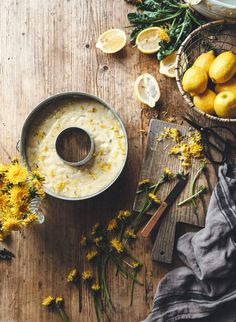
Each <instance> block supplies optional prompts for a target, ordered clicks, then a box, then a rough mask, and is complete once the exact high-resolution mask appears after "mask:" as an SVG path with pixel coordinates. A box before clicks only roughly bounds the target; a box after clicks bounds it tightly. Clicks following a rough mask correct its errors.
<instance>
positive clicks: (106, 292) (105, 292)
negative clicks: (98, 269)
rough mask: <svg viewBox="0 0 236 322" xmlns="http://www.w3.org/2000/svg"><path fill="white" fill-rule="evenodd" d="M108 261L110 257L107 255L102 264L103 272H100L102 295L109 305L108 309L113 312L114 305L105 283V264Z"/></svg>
mask: <svg viewBox="0 0 236 322" xmlns="http://www.w3.org/2000/svg"><path fill="white" fill-rule="evenodd" d="M109 259H110V255H107V256H106V258H105V260H104V263H103V270H102V282H103V288H104V295H105V298H106V300H107V303H108V305H109V307H110V308H111V309H112V310H115V309H114V305H113V303H112V301H111V296H110V293H109V290H108V288H107V281H106V275H107V274H106V269H107V264H108V261H109Z"/></svg>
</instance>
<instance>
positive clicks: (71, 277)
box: [66, 268, 79, 283]
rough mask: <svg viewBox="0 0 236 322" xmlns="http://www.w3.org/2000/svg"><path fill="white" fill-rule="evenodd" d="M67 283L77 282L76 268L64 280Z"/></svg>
mask: <svg viewBox="0 0 236 322" xmlns="http://www.w3.org/2000/svg"><path fill="white" fill-rule="evenodd" d="M66 280H67V282H70V283H72V282H77V281H78V280H79V273H78V271H77V269H76V268H74V269H72V271H70V273H69V274H68V275H67V278H66Z"/></svg>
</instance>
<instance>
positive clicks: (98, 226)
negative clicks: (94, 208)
mask: <svg viewBox="0 0 236 322" xmlns="http://www.w3.org/2000/svg"><path fill="white" fill-rule="evenodd" d="M99 228H100V224H99V223H96V224H95V225H94V226H93V228H92V232H91V234H92V235H93V236H94V235H96V234H97V232H98V230H99Z"/></svg>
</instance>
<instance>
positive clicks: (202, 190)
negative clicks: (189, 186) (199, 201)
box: [178, 186, 207, 207]
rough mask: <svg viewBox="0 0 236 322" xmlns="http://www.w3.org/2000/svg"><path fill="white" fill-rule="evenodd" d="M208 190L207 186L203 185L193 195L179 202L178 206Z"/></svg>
mask: <svg viewBox="0 0 236 322" xmlns="http://www.w3.org/2000/svg"><path fill="white" fill-rule="evenodd" d="M206 190H207V188H206V187H205V186H201V187H200V189H199V190H198V191H197V192H196V193H195V194H194V195H192V196H190V197H188V198H186V199H184V200H183V201H181V202H180V203H178V207H179V206H182V205H184V204H186V203H187V202H189V201H191V200H193V199H194V198H196V197H198V196H199V195H201V194H202V193H205V192H206Z"/></svg>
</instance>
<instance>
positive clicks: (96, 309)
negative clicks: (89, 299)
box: [93, 296, 100, 322]
mask: <svg viewBox="0 0 236 322" xmlns="http://www.w3.org/2000/svg"><path fill="white" fill-rule="evenodd" d="M93 300H94V307H95V313H96V318H97V322H100V318H99V312H98V304H97V300H96V298H95V296H93Z"/></svg>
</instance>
